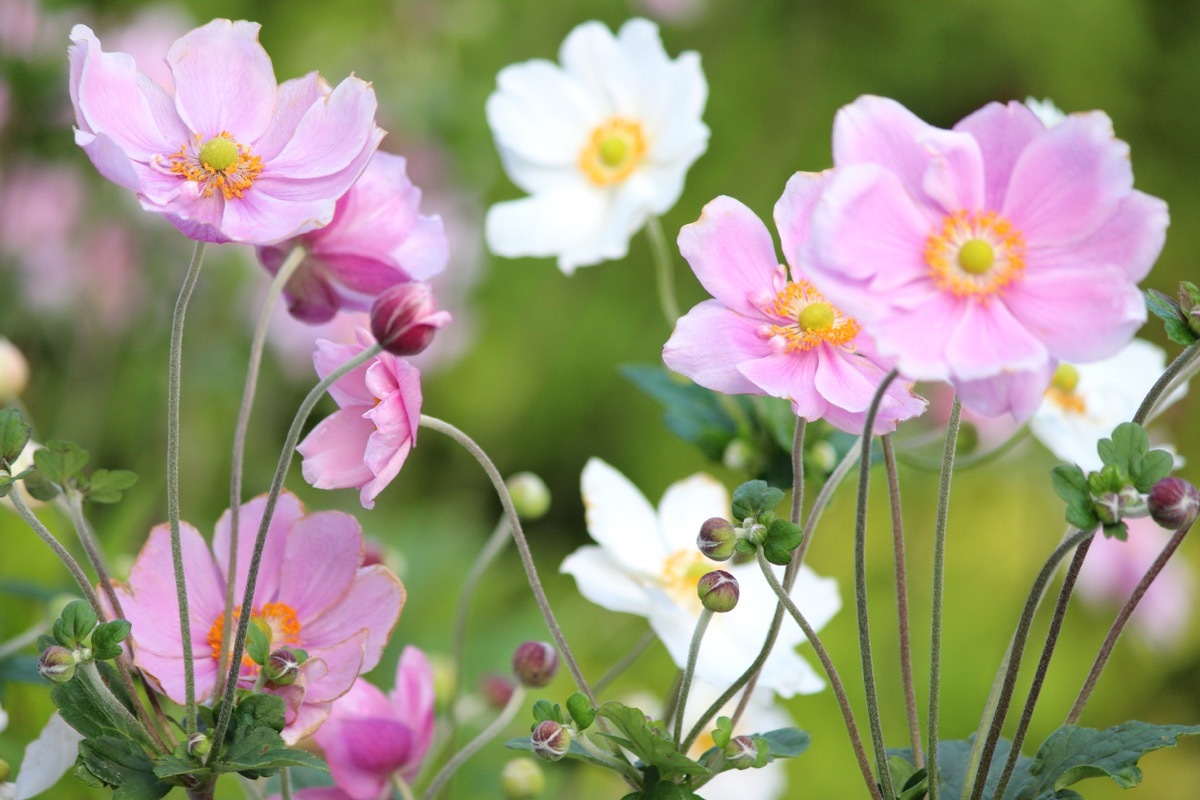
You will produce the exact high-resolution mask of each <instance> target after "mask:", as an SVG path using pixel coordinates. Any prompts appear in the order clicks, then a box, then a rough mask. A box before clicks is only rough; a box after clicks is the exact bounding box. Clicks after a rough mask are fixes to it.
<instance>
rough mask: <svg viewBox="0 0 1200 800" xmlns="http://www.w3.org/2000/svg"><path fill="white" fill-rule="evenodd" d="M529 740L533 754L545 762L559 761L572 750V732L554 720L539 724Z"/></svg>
mask: <svg viewBox="0 0 1200 800" xmlns="http://www.w3.org/2000/svg"><path fill="white" fill-rule="evenodd" d="M529 739H530V741H531V742H532V743H533V754H534V755H535V756H537V757H538V758H540V759H543V760H545V761H558V760H559V759H561V758H562V757H563V756H565V755H566V754H567V751H568V750H570V749H571V732H570V731H569V730H567V728H566V727H565V726H564V725H562V723H559V722H555V721H554V720H552V719H548V720H546V721H545V722H539V723H538V724H537V727H536V728H534V729H533V735H532V736H530V737H529Z"/></svg>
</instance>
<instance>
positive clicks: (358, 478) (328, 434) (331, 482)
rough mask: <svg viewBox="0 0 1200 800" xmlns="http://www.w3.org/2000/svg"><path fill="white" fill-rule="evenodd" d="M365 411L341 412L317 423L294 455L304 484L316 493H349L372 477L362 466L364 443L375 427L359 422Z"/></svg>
mask: <svg viewBox="0 0 1200 800" xmlns="http://www.w3.org/2000/svg"><path fill="white" fill-rule="evenodd" d="M365 408H368V407H361V408H359V407H354V406H351V407H350V408H343V409H341V410H340V411H335V412H334V413H332V414H330V415H329V416H328V417H326V418H325V419H323V420H321V421H320V422H318V423H317V427H315V428H313V429H312V432H311V433H309V434H308V436H306V437H304V441H302V442H301V443H300V445H299V447H297V448H296V452H297V453H299V454H300V455H301V456H303V457H304V461H303V463H302V464H301V465H300V467H301V471H302V473H303V474H304V480H306V481H308V482H309V483H310V484H312V485H313V486H314V487H316V488H317V489H349V488H351V487H358V486H362V485H363V484H365V483H367V482H368V481H370V480H371V479H372V478H373V477H374V475H373V474H372V473H371V470H370V469H369V468H368V467H367V465H366V464H364V463H363V453H364V452H365V451H366V446H367V440H368V439H369V438H370V436H371V434H372V433H374V432H375V426H374V425H372V424H371V421H370V420H368V419H363V416H362V415H363V411H364V410H365Z"/></svg>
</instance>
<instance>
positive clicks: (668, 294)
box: [646, 217, 679, 328]
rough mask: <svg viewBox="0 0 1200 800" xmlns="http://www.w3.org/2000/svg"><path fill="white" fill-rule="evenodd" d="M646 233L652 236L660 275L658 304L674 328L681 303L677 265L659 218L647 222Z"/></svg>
mask: <svg viewBox="0 0 1200 800" xmlns="http://www.w3.org/2000/svg"><path fill="white" fill-rule="evenodd" d="M646 233H647V234H648V235H649V236H650V250H651V252H652V253H653V255H654V268H655V271H656V273H657V274H658V302H659V304H660V305H661V306H662V313H663V317H664V318H665V319H666V320H667V325H669V326H671V327H672V328H673V327H675V321H676V320H677V319H679V301H678V300H677V299H676V298H675V272H674V266H675V265H674V264H673V263H672V262H671V249H670V247H668V245H667V237H666V235H664V234H663V229H662V223H661V222H659V220H658V217H651V218H650V219H649V221H648V222H646Z"/></svg>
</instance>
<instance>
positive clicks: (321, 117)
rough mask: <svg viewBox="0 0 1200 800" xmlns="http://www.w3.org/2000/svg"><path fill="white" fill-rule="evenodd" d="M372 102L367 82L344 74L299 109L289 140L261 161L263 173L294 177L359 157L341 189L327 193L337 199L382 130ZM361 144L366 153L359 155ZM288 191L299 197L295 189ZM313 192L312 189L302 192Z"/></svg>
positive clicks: (337, 170) (338, 170) (336, 170)
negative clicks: (302, 110) (316, 99)
mask: <svg viewBox="0 0 1200 800" xmlns="http://www.w3.org/2000/svg"><path fill="white" fill-rule="evenodd" d="M376 106H377V103H376V100H375V89H374V88H372V86H371V84H369V83H367V82H366V81H363V80H361V79H359V78H346V79H345V80H343V81H342V82H341V83H339V84H338V85H337V86H336V87H335V88H334V90H333V92H331V93H330V94H329V95H328V96H327V97H325V98H324V100H323V101H322V102H319V103H314V104H313V105H312V106H311V107H310V108H309V109H308V111H307V112H305V114H304V116H303V117H302V118H301V120H300V124H299V125H297V126H296V131H295V133H294V134H293V136H292V138H291V140H290V141H289V142H288V143H287V145H285V146H284V148H283V150H281V151H280V152H279V155H277V156H275V157H274V158H273V159H271V160H270V161H269V162H267V163H266V164H265V165H264V170H263V174H264V177H266V176H267V171H268V170H269V171H270V173H271V174H272V175H275V174H278V175H279V176H281V180H287V181H288V182H289V183H290V182H293V181H296V182H298V183H299V182H302V181H305V179H312V178H323V177H325V176H331V175H339V174H342V173H343V171H344V170H345V169H346V168H347V167H349V166H350V165H351V164H352V163H355V162H356V161H360V160H361V162H362V163H361V165H360V166H359V168H358V169H357V170H356V171H355V173H354V174H353V175H352V176H348V177H347V178H346V180H345V185H344V186H343V187H342V190H341V191H338V192H335V193H333V196H332V198H331V199H337V197H339V196H341V194H342V193H343V192H344V191H345V190H346V189H348V188H349V187H350V184H351V183H353V181H354V178H356V177H358V173H359V172H361V171H362V169H363V167H365V166H366V163H367V159H369V158H370V154H371V153H373V152H374V151H375V147H376V146H378V144H379V139H380V138H381V136H382V131H380V130H379V129H378V128H377V127H376V126H375V109H376ZM364 150H365V151H367V157H366V158H362V155H363V152H364ZM296 191H297V192H299V191H300V189H299V188H297V190H296ZM288 197H289V199H300V195H299V194H293V195H288ZM315 198H316V195H312V196H305V197H304V199H315Z"/></svg>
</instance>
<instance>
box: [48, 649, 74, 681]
mask: <svg viewBox="0 0 1200 800" xmlns="http://www.w3.org/2000/svg"><path fill="white" fill-rule="evenodd" d="M76 663H77V661H76V659H75V654H74V653H72V652H71V651H70V650H68V649H67V648H65V647H62V646H60V645H52V646H50V647H47V648H46V649H45V650H43V651H42V655H41V657H40V658H38V672H39V673H40V674H41V676H42V677H43V678H45V679H46V680H48V681H50V682H51V683H66V682H67V681H69V680H71V678H74V677H75V664H76Z"/></svg>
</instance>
